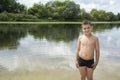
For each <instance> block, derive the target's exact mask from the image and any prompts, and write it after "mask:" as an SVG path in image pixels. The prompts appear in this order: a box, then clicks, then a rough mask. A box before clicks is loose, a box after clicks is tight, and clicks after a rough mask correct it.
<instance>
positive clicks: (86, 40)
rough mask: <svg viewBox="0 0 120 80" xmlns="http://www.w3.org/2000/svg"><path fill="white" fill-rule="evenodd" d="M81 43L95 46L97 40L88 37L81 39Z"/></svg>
mask: <svg viewBox="0 0 120 80" xmlns="http://www.w3.org/2000/svg"><path fill="white" fill-rule="evenodd" d="M81 45H86V46H90V45H91V46H93V45H95V40H94V39H87V38H83V39H81Z"/></svg>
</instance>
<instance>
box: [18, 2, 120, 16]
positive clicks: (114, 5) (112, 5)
mask: <svg viewBox="0 0 120 80" xmlns="http://www.w3.org/2000/svg"><path fill="white" fill-rule="evenodd" d="M17 1H18V2H20V3H22V4H24V5H26V6H27V7H31V6H32V5H33V4H34V3H38V2H41V3H46V2H48V1H53V0H17ZM60 1H64V0H60ZM72 1H74V2H75V3H77V4H80V8H85V10H86V11H87V12H89V11H90V10H91V9H93V8H95V9H98V10H99V9H102V10H105V11H111V12H114V13H115V14H117V13H118V12H119V13H120V0H72Z"/></svg>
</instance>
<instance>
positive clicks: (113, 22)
mask: <svg viewBox="0 0 120 80" xmlns="http://www.w3.org/2000/svg"><path fill="white" fill-rule="evenodd" d="M92 23H93V24H120V21H111V22H103V21H102V22H92ZM0 24H81V22H22V21H20V22H16V21H15V22H13V21H11V22H8V21H4V22H3V21H1V22H0Z"/></svg>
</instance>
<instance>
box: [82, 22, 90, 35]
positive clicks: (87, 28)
mask: <svg viewBox="0 0 120 80" xmlns="http://www.w3.org/2000/svg"><path fill="white" fill-rule="evenodd" d="M82 31H83V33H84V34H85V35H89V34H91V31H92V26H91V25H89V24H86V25H82Z"/></svg>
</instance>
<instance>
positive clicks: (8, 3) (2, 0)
mask: <svg viewBox="0 0 120 80" xmlns="http://www.w3.org/2000/svg"><path fill="white" fill-rule="evenodd" d="M26 10H27V8H26V7H25V6H24V5H23V4H20V3H18V2H17V1H16V0H0V13H1V12H4V11H6V12H10V13H23V12H25V11H26Z"/></svg>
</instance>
